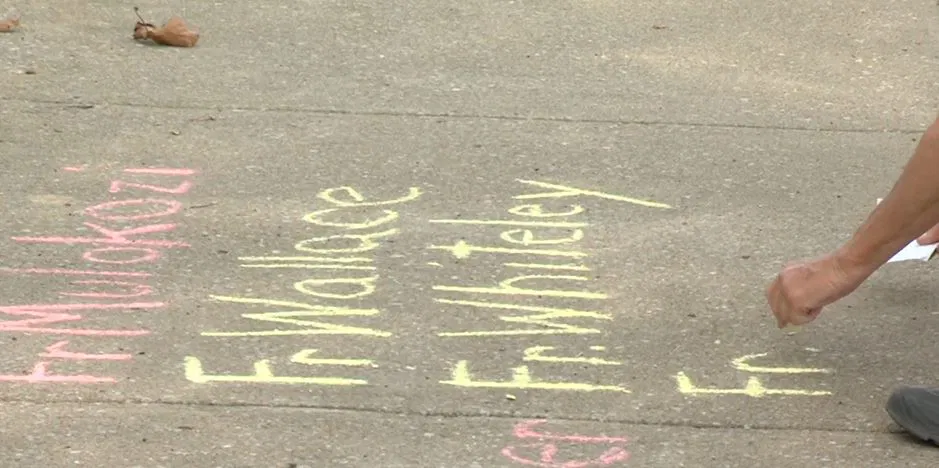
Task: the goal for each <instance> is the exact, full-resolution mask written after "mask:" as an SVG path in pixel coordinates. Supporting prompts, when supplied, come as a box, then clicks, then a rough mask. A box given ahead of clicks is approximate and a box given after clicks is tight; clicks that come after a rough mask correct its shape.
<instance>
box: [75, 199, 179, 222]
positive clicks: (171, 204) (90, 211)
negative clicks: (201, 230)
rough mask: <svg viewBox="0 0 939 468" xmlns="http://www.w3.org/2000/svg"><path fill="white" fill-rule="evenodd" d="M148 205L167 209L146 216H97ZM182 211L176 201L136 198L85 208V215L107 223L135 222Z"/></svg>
mask: <svg viewBox="0 0 939 468" xmlns="http://www.w3.org/2000/svg"><path fill="white" fill-rule="evenodd" d="M148 204H157V205H163V206H166V207H167V208H166V209H164V210H163V211H160V212H159V213H147V214H138V215H133V216H131V215H111V216H101V215H100V214H98V213H99V212H100V211H110V210H112V209H114V208H120V207H122V206H135V205H148ZM181 209H183V204H182V203H180V202H178V201H176V200H163V199H162V198H146V199H144V198H138V199H136V200H118V201H112V202H107V203H101V204H98V205H95V206H89V207H88V208H85V214H86V215H88V216H91V217H94V218H98V219H103V220H107V221H137V220H141V219H150V218H159V217H161V216H169V215H171V214H176V213H179V210H181Z"/></svg>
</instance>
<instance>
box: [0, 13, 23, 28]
mask: <svg viewBox="0 0 939 468" xmlns="http://www.w3.org/2000/svg"><path fill="white" fill-rule="evenodd" d="M19 25H20V15H19V14H13V15H10V16H8V17H6V18H5V19H2V20H0V32H13V30H14V29H16V28H17V27H19Z"/></svg>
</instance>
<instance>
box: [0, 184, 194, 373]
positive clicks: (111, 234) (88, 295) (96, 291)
mask: <svg viewBox="0 0 939 468" xmlns="http://www.w3.org/2000/svg"><path fill="white" fill-rule="evenodd" d="M85 168H86V166H74V167H66V168H64V170H66V171H68V172H80V171H84V170H85ZM123 172H124V173H125V176H124V177H125V178H129V177H131V176H129V175H126V174H137V175H138V176H139V177H144V178H146V177H150V178H154V177H163V178H167V177H170V178H179V177H187V176H191V175H193V174H195V173H196V171H194V170H192V169H182V168H127V169H124V170H123ZM163 180H164V181H165V180H166V179H163ZM192 187H193V183H192V181H190V180H179V179H176V180H169V181H167V183H166V184H163V183H159V184H157V183H153V181H149V180H141V181H130V180H112V181H111V182H110V184H109V185H108V192H109V193H112V194H113V193H128V192H134V191H138V192H139V191H149V192H155V193H159V194H164V196H169V195H183V194H186V193H189V191H190V190H191V189H192ZM182 208H183V204H182V202H180V201H178V200H173V199H170V198H132V199H127V200H115V201H108V202H104V203H99V204H97V205H94V206H90V207H88V208H86V209H85V210H84V211H83V212H84V214H85V216H88V217H90V218H96V219H97V220H99V221H97V222H95V223H92V222H84V223H83V224H84V226H85V227H86V228H89V229H91V230H93V231H94V232H95V234H93V235H90V236H81V237H79V236H69V235H42V236H19V237H13V238H12V240H13V241H14V242H17V243H19V244H26V245H30V244H54V245H66V246H79V245H80V246H89V247H90V248H89V250H86V251H84V252H82V253H81V258H82V259H83V260H84V261H86V262H90V263H96V264H107V265H112V266H111V268H112V269H111V270H86V269H81V268H77V269H68V268H0V273H5V274H15V275H46V276H52V277H55V276H64V277H79V278H86V279H80V280H77V281H71V282H70V283H69V284H70V285H72V287H73V288H74V289H72V290H71V291H60V292H59V293H58V294H59V295H60V296H66V297H73V298H84V299H90V300H92V301H97V302H76V303H64V304H58V303H57V304H25V305H10V306H0V332H7V333H10V332H20V333H36V334H46V335H66V336H81V337H91V338H95V339H107V338H133V337H140V336H146V335H149V334H150V333H151V332H150V330H147V329H145V328H139V329H121V328H117V327H115V328H110V329H109V328H93V327H92V326H89V324H88V323H87V322H89V321H90V320H92V318H91V317H88V318H86V317H85V316H83V315H87V314H88V313H90V312H95V314H94V316H95V319H97V320H106V319H107V316H106V315H104V314H100V313H98V312H123V313H137V312H140V311H144V310H156V309H160V308H163V307H165V306H166V303H164V302H160V301H148V302H139V301H140V299H138V298H141V297H143V296H150V295H153V294H154V288H153V287H152V286H150V285H148V284H144V283H140V282H136V281H123V280H121V281H117V280H114V279H113V278H121V279H127V278H135V279H140V278H150V277H151V276H152V274H151V273H148V272H143V271H117V269H118V268H117V267H115V266H113V265H121V266H130V265H134V266H137V265H141V264H147V263H153V262H156V261H159V260H160V259H161V258H163V256H164V255H165V254H166V252H165V250H164V249H170V248H186V247H189V244H188V243H186V242H183V241H179V240H174V239H166V238H155V237H154V235H155V234H165V233H169V232H173V231H175V230H176V228H177V224H176V223H172V222H163V223H160V224H137V225H136V226H130V227H124V226H121V227H119V228H116V227H114V226H106V225H102V224H101V223H106V222H109V221H113V222H140V221H145V220H151V219H154V218H160V217H167V216H172V215H175V214H178V213H179V212H180V211H181V210H182ZM104 278H112V279H104ZM76 286H80V287H83V288H84V290H82V289H79V288H76ZM109 301H114V302H109ZM4 317H6V318H4ZM135 321H136V320H135ZM79 324H80V325H79ZM63 325H65V326H63ZM68 325H71V327H68ZM95 343H99V341H95ZM68 345H69V341H68V340H57V341H55V342H54V343H53V344H51V345H49V346H48V347H46V348H45V350H44V352H41V353H39V354H38V357H39V358H40V359H41V360H40V361H39V362H36V363H35V364H34V365H33V369H32V372H30V373H25V372H24V373H23V374H22V375H13V374H10V375H0V382H25V383H30V384H35V383H79V384H97V383H116V382H117V381H118V380H117V379H116V378H113V377H99V376H93V375H84V374H81V375H68V374H67V373H65V372H63V373H61V374H53V373H52V372H50V371H49V368H50V366H51V365H52V364H54V363H59V364H60V365H64V364H65V363H68V362H74V361H91V362H98V363H102V364H103V363H107V362H123V361H132V360H133V356H132V354H129V353H106V352H105V353H101V352H79V351H77V350H75V351H70V350H67V349H66V347H67V346H68ZM86 346H87V345H86Z"/></svg>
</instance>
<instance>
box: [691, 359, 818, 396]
mask: <svg viewBox="0 0 939 468" xmlns="http://www.w3.org/2000/svg"><path fill="white" fill-rule="evenodd" d="M767 355H768V353H757V354H748V355H745V356H741V357H739V358H736V359H733V360H732V361H731V365H732V366H733V367H734V368H735V369H737V370H739V371H742V372H749V373H762V374H827V373H830V372H831V371H830V370H829V369H818V368H811V367H766V366H753V365H750V364H749V361H750V360H752V359H755V358H761V357H764V356H767ZM675 381H676V382H677V384H678V391H679V392H681V393H683V394H685V395H745V396H748V397H752V398H763V397H766V396H770V395H784V396H828V395H831V392H830V391H827V390H806V389H800V388H783V389H778V388H767V387H766V386H765V385H764V384H763V382H762V381H761V380H760V378H759V377H757V376H750V377H749V378H748V379H747V383H746V385H745V386H744V387H743V388H711V387H699V386H697V385H696V384H695V383H694V382H692V380H691V378H690V377H689V376H688V375H687V374H686V373H685V372H678V373H677V374H676V375H675Z"/></svg>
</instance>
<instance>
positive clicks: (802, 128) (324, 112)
mask: <svg viewBox="0 0 939 468" xmlns="http://www.w3.org/2000/svg"><path fill="white" fill-rule="evenodd" d="M0 101H7V102H14V101H16V102H24V103H31V104H46V105H61V106H69V107H76V103H75V102H73V101H60V100H44V99H17V98H8V97H0ZM100 105H106V106H114V107H130V108H146V109H167V110H170V109H176V110H199V111H207V110H209V111H213V110H214V111H240V112H284V113H290V112H293V113H305V114H317V115H347V116H363V117H411V118H438V119H441V118H442V119H479V120H505V121H519V122H524V121H531V122H558V123H578V124H607V125H636V126H661V127H698V128H723V129H746V130H781V131H797V132H816V133H881V134H917V135H918V134H921V133H923V132H924V131H925V127H923V128H920V129H912V128H883V129H874V128H838V127H833V128H819V127H807V126H795V125H756V124H735V123H706V122H691V121H686V122H680V121H668V120H624V119H585V118H571V117H550V116H540V117H532V116H529V117H522V116H513V115H498V114H459V113H434V112H416V111H411V112H409V111H375V110H372V111H369V110H348V109H317V108H304V107H289V106H284V107H251V106H248V107H242V106H234V107H222V106H211V105H192V106H185V105H155V104H140V103H132V102H101V103H84V104H83V107H82V108H88V109H91V108H94V107H97V106H100Z"/></svg>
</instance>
